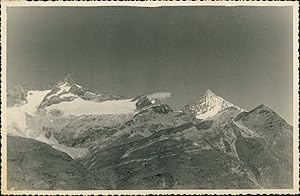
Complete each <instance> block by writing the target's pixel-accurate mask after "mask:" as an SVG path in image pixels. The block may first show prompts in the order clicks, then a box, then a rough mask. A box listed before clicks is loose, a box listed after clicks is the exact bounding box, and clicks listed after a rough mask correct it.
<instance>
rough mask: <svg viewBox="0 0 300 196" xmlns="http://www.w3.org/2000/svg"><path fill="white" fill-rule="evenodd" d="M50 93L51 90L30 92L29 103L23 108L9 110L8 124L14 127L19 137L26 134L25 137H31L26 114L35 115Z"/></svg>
mask: <svg viewBox="0 0 300 196" xmlns="http://www.w3.org/2000/svg"><path fill="white" fill-rule="evenodd" d="M49 92H50V90H45V91H28V93H27V97H26V100H27V103H25V104H24V105H21V106H14V107H11V108H7V123H8V125H9V126H13V127H14V128H15V129H12V130H14V131H17V130H18V132H17V133H16V134H17V136H22V135H23V134H24V135H25V136H27V137H29V133H28V130H27V129H28V128H27V122H26V114H29V115H34V113H35V112H36V110H37V107H38V106H39V104H40V103H41V102H42V100H43V99H44V97H45V96H46V95H47V94H48V93H49ZM11 134H13V133H11ZM20 134H21V135H20Z"/></svg>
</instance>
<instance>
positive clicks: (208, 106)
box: [182, 89, 243, 119]
mask: <svg viewBox="0 0 300 196" xmlns="http://www.w3.org/2000/svg"><path fill="white" fill-rule="evenodd" d="M229 107H235V108H237V109H239V110H241V111H242V110H243V109H241V108H240V107H238V106H235V105H233V104H232V103H230V102H228V101H226V100H225V99H223V98H222V97H219V96H217V95H216V94H215V93H213V92H212V91H211V90H210V89H208V90H206V91H205V93H204V94H203V95H202V97H201V98H200V99H199V100H197V101H195V102H193V103H191V104H187V105H186V106H184V107H183V109H182V111H184V112H191V113H193V114H195V115H196V117H197V118H198V119H206V118H209V117H212V116H214V115H215V114H217V113H218V112H220V111H223V110H225V109H226V108H229Z"/></svg>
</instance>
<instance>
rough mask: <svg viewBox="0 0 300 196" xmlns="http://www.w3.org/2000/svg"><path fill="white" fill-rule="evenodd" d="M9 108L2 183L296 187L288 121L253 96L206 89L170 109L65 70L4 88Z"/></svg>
mask: <svg viewBox="0 0 300 196" xmlns="http://www.w3.org/2000/svg"><path fill="white" fill-rule="evenodd" d="M195 100H197V98H195ZM7 107H8V109H7V118H8V130H7V134H8V189H16V190H19V189H37V190H38V189H41V190H42V189H224V188H232V189H234V188H236V189H239V188H256V189H261V188H292V183H293V182H292V173H293V170H292V168H293V167H292V163H293V156H292V155H293V153H292V137H293V133H292V130H293V129H292V126H291V125H289V124H288V123H287V122H286V121H285V120H284V119H282V118H281V117H280V116H279V115H278V114H276V113H275V112H274V111H273V110H272V109H270V108H268V107H267V106H265V105H259V103H258V106H257V107H256V108H253V109H252V110H250V111H246V110H244V109H243V108H242V107H240V106H236V105H234V104H232V103H230V102H229V101H227V100H225V99H223V98H222V97H220V96H218V95H216V94H215V93H213V92H212V91H211V90H207V91H206V92H204V94H203V96H202V97H200V98H198V100H197V101H195V102H194V103H187V104H186V105H185V106H183V107H182V110H181V111H175V110H173V109H172V108H171V107H170V106H169V105H167V104H165V103H163V101H162V100H159V99H157V97H156V96H149V95H140V96H138V97H128V98H126V97H122V96H119V95H111V94H107V93H96V92H91V91H89V90H88V89H85V88H84V87H82V86H81V85H80V84H77V83H76V82H75V81H74V79H72V78H71V77H70V76H69V75H68V76H67V77H66V78H64V79H63V80H62V81H59V82H57V84H56V85H55V86H53V87H52V88H51V89H48V90H34V89H29V88H28V87H24V86H17V87H14V88H12V89H9V90H8V93H7Z"/></svg>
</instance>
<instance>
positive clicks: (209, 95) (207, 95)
mask: <svg viewBox="0 0 300 196" xmlns="http://www.w3.org/2000/svg"><path fill="white" fill-rule="evenodd" d="M203 96H205V97H216V96H217V95H216V94H215V93H214V92H212V90H210V89H207V90H206V91H205V92H204V94H203Z"/></svg>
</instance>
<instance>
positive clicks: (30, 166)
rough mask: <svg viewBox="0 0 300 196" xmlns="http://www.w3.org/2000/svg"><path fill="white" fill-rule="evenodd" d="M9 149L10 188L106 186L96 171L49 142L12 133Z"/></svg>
mask: <svg viewBox="0 0 300 196" xmlns="http://www.w3.org/2000/svg"><path fill="white" fill-rule="evenodd" d="M7 150H8V151H7V156H8V159H7V165H8V172H7V176H8V181H7V183H8V189H9V190H24V189H26V190H39V189H40V190H47V189H50V190H51V189H68V190H72V189H77V190H78V189H102V188H103V187H102V186H101V184H100V183H97V180H96V177H95V176H94V175H93V174H92V173H90V172H89V171H87V170H86V169H85V168H84V167H82V166H81V165H80V164H79V163H78V162H76V161H74V160H73V159H72V158H71V157H70V156H68V155H67V154H65V153H63V152H61V151H58V150H56V149H54V148H52V147H51V146H49V145H47V144H44V143H41V142H38V141H36V140H33V139H28V138H21V137H13V136H8V140H7Z"/></svg>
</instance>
